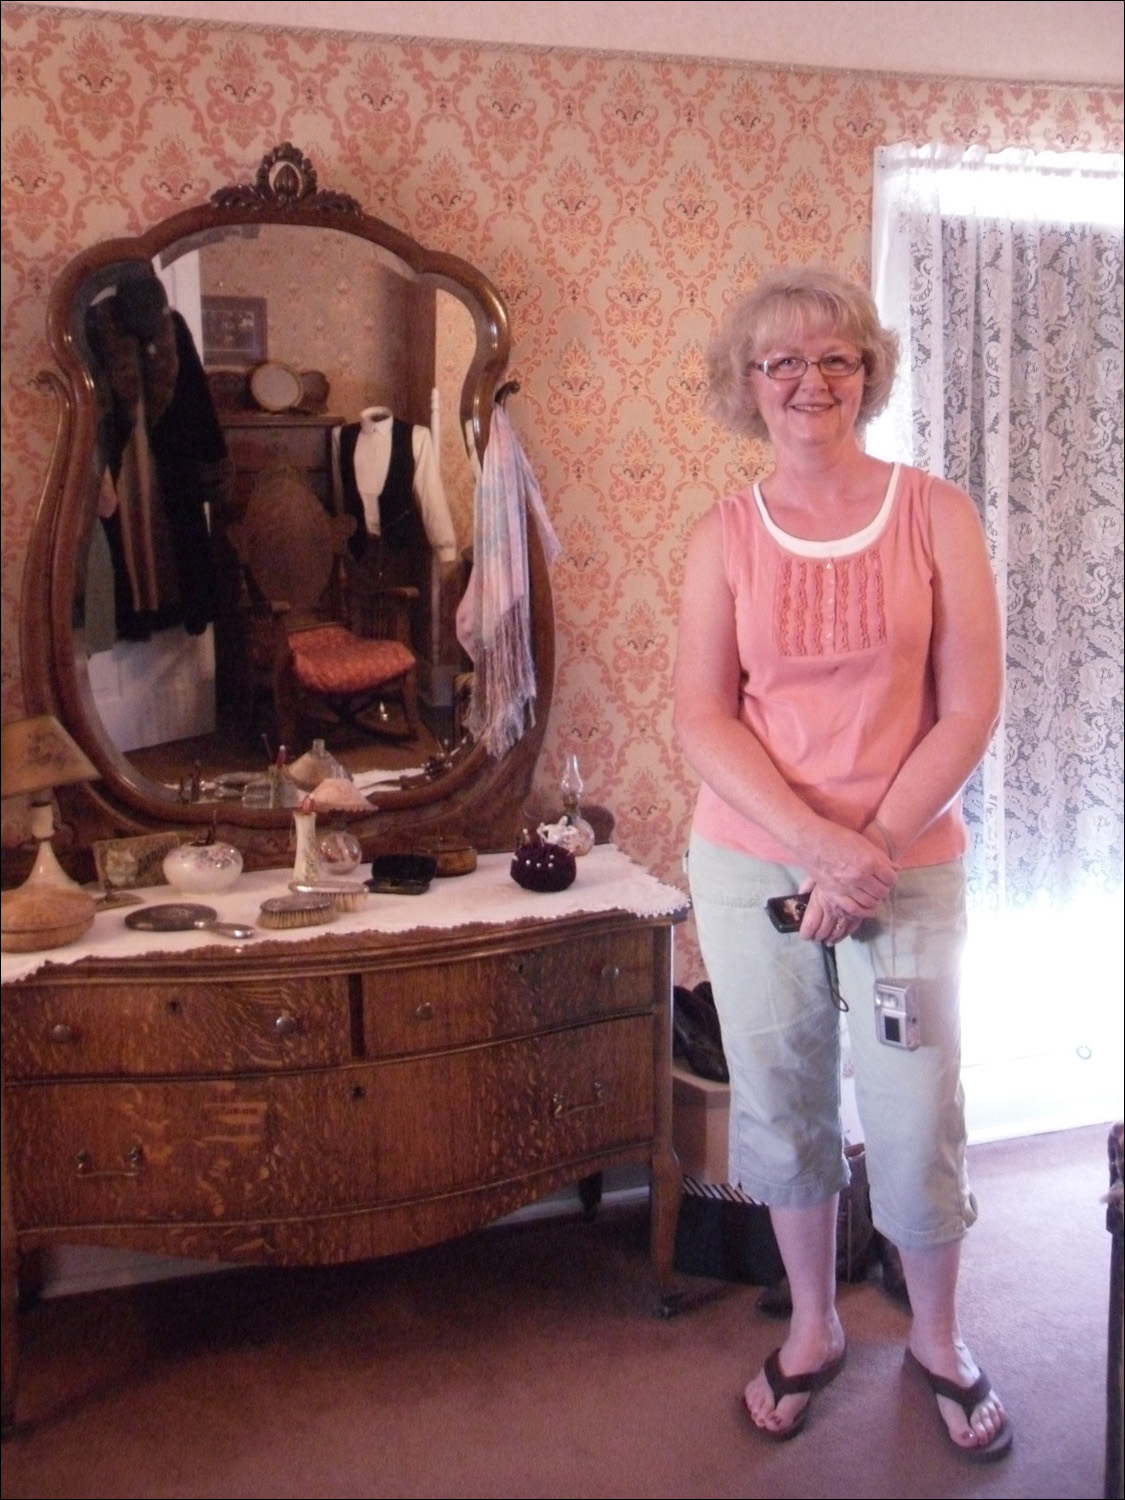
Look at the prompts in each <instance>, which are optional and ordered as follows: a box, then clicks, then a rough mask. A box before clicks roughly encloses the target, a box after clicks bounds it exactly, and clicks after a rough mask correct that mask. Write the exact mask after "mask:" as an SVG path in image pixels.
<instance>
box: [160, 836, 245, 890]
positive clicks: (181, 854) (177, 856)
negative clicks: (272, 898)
mask: <svg viewBox="0 0 1125 1500" xmlns="http://www.w3.org/2000/svg"><path fill="white" fill-rule="evenodd" d="M241 874H242V855H241V854H240V853H239V852H238V850H237V849H236V848H235V847H234V845H233V844H181V845H180V847H179V848H178V849H172V850H170V851H169V853H167V854H166V855H165V856H164V879H165V880H166V881H167V882H168V884H169V885H174V886H175V887H176V889H177V890H178V891H184V892H186V893H187V894H189V895H192V896H205V895H214V894H215V893H216V892H218V891H225V890H226V889H227V887H228V886H232V885H233V884H234V882H235V881H236V880H237V879H238V877H239V876H240V875H241Z"/></svg>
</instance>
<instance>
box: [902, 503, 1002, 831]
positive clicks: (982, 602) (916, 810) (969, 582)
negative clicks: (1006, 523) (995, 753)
mask: <svg viewBox="0 0 1125 1500" xmlns="http://www.w3.org/2000/svg"><path fill="white" fill-rule="evenodd" d="M934 483H935V491H936V493H935V495H934V504H933V507H932V510H931V527H932V537H931V543H932V549H933V559H934V627H933V628H934V634H933V645H932V647H931V660H932V663H933V671H934V682H935V690H936V697H937V722H936V723H935V724H934V727H933V728H932V729H931V730H930V732H929V733H928V734H927V735H926V737H925V739H923V740H922V741H921V742H920V743H919V744H918V745H917V747H916V748H915V749H914V751H913V752H912V754H911V755H910V756H909V757H908V759H907V760H906V761H905V762H904V763H903V766H902V769H901V770H900V771H899V773H898V775H897V776H896V777H895V779H894V781H893V782H892V783H891V785H890V787H889V788H888V789H887V793H886V795H885V796H884V798H883V800H882V802H881V803H880V805H879V809H878V812H877V813H876V819H877V821H878V824H879V826H880V828H881V829H882V830H883V832H884V836H885V838H886V839H889V841H890V852H891V853H892V855H893V856H894V857H896V858H898V857H901V856H902V855H903V854H904V853H905V852H906V850H908V849H909V848H910V846H911V844H912V843H913V842H914V841H915V839H917V838H919V837H920V836H921V835H922V834H923V833H924V832H925V831H926V829H927V828H928V827H929V826H930V824H931V823H932V822H933V821H934V819H935V818H936V817H938V816H939V814H940V813H942V812H943V811H944V810H945V809H946V808H947V807H948V806H949V804H950V803H951V802H952V801H953V799H954V797H956V795H957V793H958V792H959V791H960V790H961V788H962V787H963V786H964V785H965V782H966V781H967V780H968V779H969V777H970V776H971V775H972V773H973V771H974V770H975V769H976V768H977V766H978V765H979V764H980V762H981V760H982V758H983V756H984V752H985V751H986V750H987V749H988V742H989V740H990V739H991V738H992V735H993V732H994V731H995V729H996V725H997V723H998V721H999V718H1000V712H1001V708H1002V706H1003V697H1004V665H1003V645H1002V637H1001V626H1000V610H999V606H998V604H997V599H996V585H995V583H994V581H993V577H992V569H991V567H990V566H989V562H988V551H987V548H986V545H985V539H984V532H983V530H982V528H981V524H980V521H979V519H978V517H977V513H976V509H975V507H974V506H973V502H972V501H971V500H970V499H969V497H968V495H966V494H965V493H964V492H963V491H962V490H959V489H957V488H955V487H954V486H953V485H951V484H945V483H944V482H942V481H934Z"/></svg>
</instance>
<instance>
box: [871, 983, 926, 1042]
mask: <svg viewBox="0 0 1125 1500" xmlns="http://www.w3.org/2000/svg"><path fill="white" fill-rule="evenodd" d="M875 1033H876V1035H877V1036H878V1038H879V1040H880V1041H881V1042H882V1043H883V1045H884V1047H901V1048H902V1049H903V1050H904V1051H906V1052H913V1051H915V1050H916V1049H917V1048H918V1047H920V1046H921V1045H922V1034H921V1027H920V1025H919V1022H918V982H917V980H914V979H877V980H876V981H875Z"/></svg>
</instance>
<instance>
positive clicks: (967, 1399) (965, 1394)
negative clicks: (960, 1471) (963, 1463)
mask: <svg viewBox="0 0 1125 1500" xmlns="http://www.w3.org/2000/svg"><path fill="white" fill-rule="evenodd" d="M903 1364H904V1365H905V1366H906V1368H907V1369H908V1370H909V1371H910V1373H911V1374H912V1375H913V1376H915V1378H916V1379H918V1380H920V1381H921V1382H922V1384H923V1385H924V1386H926V1387H927V1389H928V1390H929V1391H930V1393H931V1394H932V1395H934V1396H945V1397H946V1398H947V1399H948V1400H950V1401H955V1402H956V1403H957V1405H958V1406H959V1407H960V1408H961V1410H962V1411H963V1412H964V1413H965V1421H966V1422H971V1421H972V1418H973V1412H974V1411H976V1409H977V1407H978V1406H979V1405H980V1404H981V1402H982V1401H983V1400H984V1399H985V1397H986V1396H987V1395H988V1394H989V1392H990V1391H991V1390H992V1382H991V1381H990V1380H989V1378H988V1376H987V1375H986V1374H985V1373H984V1371H983V1370H981V1372H980V1374H979V1375H978V1376H977V1378H976V1379H975V1380H974V1381H973V1383H972V1385H958V1384H957V1382H956V1381H954V1380H946V1378H945V1376H944V1375H935V1374H934V1372H933V1371H932V1370H927V1369H926V1366H925V1365H924V1364H923V1363H922V1361H921V1360H920V1359H918V1358H917V1356H916V1355H914V1354H912V1353H911V1351H910V1350H909V1349H907V1351H906V1354H905V1356H904V1358H903ZM938 1421H939V1422H940V1423H941V1430H942V1432H944V1433H945V1436H946V1438H947V1440H948V1442H949V1445H950V1447H951V1448H955V1449H956V1450H957V1452H958V1453H960V1454H961V1455H962V1457H964V1458H967V1459H968V1460H969V1462H970V1463H974V1464H987V1463H991V1462H992V1460H993V1459H997V1458H1003V1457H1004V1455H1005V1454H1006V1453H1010V1452H1011V1450H1012V1424H1011V1422H1009V1421H1008V1419H1007V1417H1005V1418H1004V1425H1003V1427H1001V1429H1000V1431H999V1432H998V1433H997V1434H996V1436H995V1437H994V1438H993V1439H992V1440H991V1442H988V1443H983V1444H979V1445H977V1446H976V1447H973V1448H966V1447H965V1446H964V1445H963V1444H961V1443H959V1442H957V1441H956V1439H955V1438H954V1437H953V1434H952V1433H951V1432H950V1430H949V1428H948V1427H947V1426H946V1425H945V1418H944V1417H943V1416H942V1415H941V1413H940V1412H938Z"/></svg>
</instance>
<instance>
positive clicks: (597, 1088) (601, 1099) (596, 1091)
mask: <svg viewBox="0 0 1125 1500" xmlns="http://www.w3.org/2000/svg"><path fill="white" fill-rule="evenodd" d="M590 1092H591V1093H592V1094H593V1096H594V1097H593V1098H592V1099H590V1100H588V1101H587V1102H586V1103H585V1104H568V1103H567V1102H566V1097H565V1095H563V1094H552V1095H551V1118H552V1119H553V1120H562V1119H564V1118H565V1117H566V1116H567V1115H580V1114H582V1113H583V1111H584V1110H587V1109H603V1108H604V1107H605V1084H604V1083H599V1082H598V1080H597V1079H596V1078H595V1079H594V1085H593V1088H592V1089H591V1091H590Z"/></svg>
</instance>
